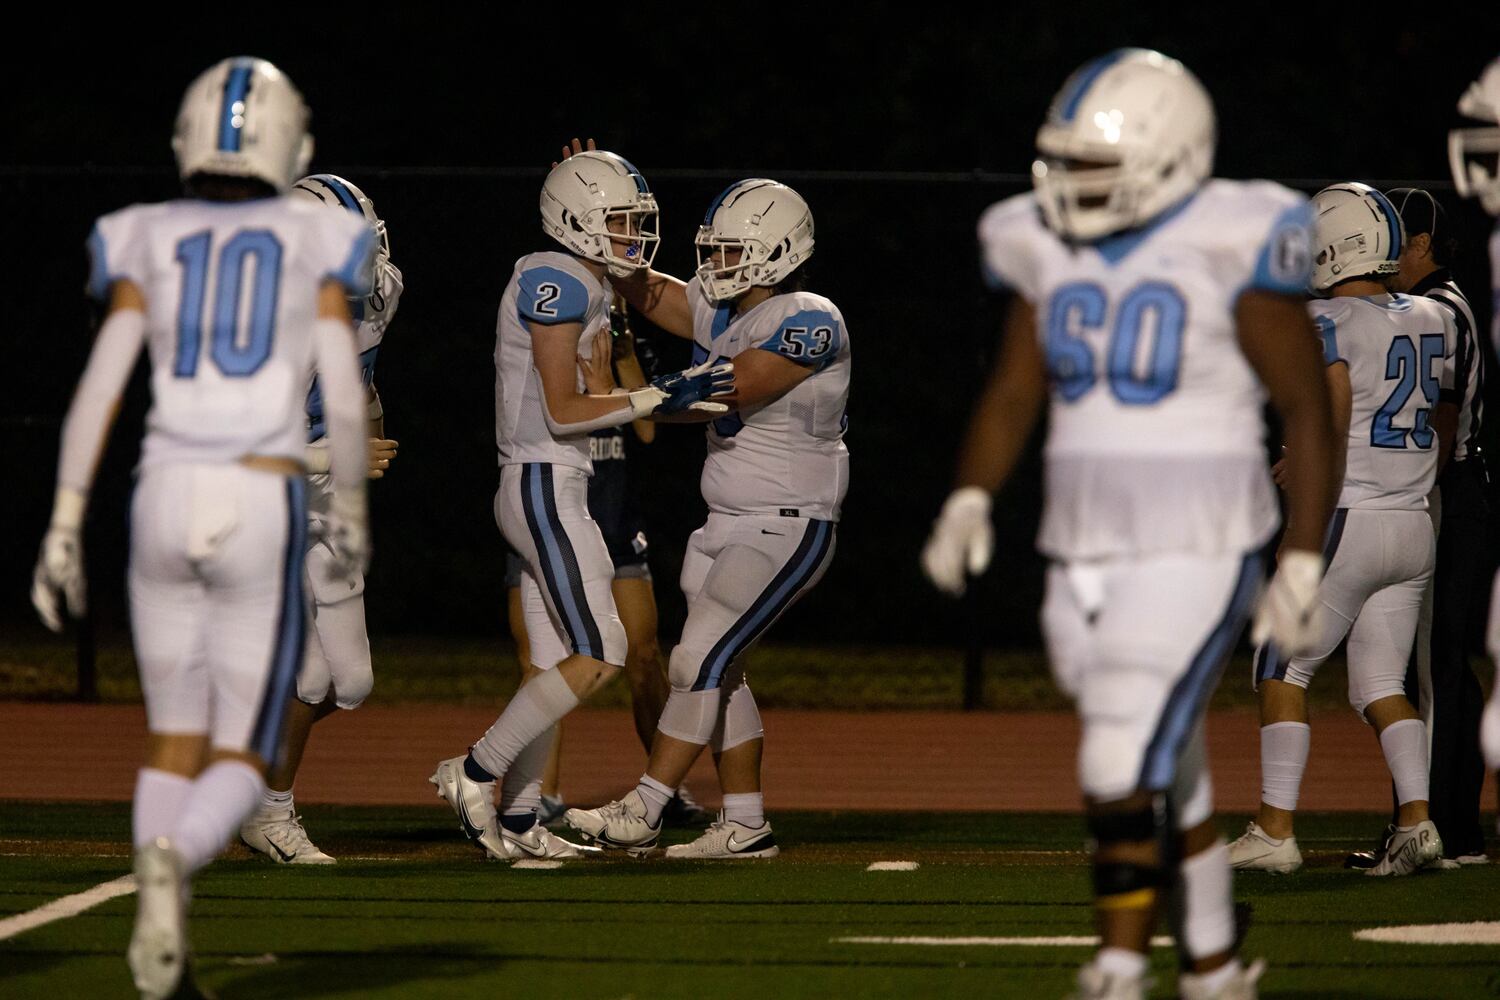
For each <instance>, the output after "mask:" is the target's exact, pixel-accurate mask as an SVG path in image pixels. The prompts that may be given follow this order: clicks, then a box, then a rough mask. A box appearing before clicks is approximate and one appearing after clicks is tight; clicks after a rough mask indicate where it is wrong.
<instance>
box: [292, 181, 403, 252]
mask: <svg viewBox="0 0 1500 1000" xmlns="http://www.w3.org/2000/svg"><path fill="white" fill-rule="evenodd" d="M291 193H292V194H293V195H300V196H302V197H305V198H315V199H317V200H318V201H320V202H322V203H323V204H325V205H332V206H334V207H337V208H343V209H347V210H348V211H350V212H353V213H354V214H355V215H358V216H360V217H362V218H363V219H364V220H365V222H367V223H368V224H369V226H370V228H371V229H373V230H375V240H376V247H375V256H376V258H377V259H379V258H382V257H383V258H385V259H387V260H389V259H390V256H391V240H390V237H389V236H388V235H387V234H386V229H385V220H384V219H382V218H381V217H380V216H379V215H378V214H377V213H376V212H375V202H374V201H372V200H371V199H370V196H369V195H367V194H365V193H364V192H363V191H361V190H360V189H359V187H358V186H356V185H355V184H353V183H352V182H350V181H347V180H345V179H344V178H342V177H340V176H339V175H338V174H308V175H307V176H306V177H303V178H302V179H301V180H299V181H297V183H295V184H293V185H292V192H291Z"/></svg>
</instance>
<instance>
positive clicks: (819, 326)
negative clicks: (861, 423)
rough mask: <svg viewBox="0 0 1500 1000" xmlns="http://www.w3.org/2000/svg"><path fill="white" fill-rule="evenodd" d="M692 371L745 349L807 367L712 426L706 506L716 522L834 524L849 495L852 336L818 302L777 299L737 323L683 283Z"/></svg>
mask: <svg viewBox="0 0 1500 1000" xmlns="http://www.w3.org/2000/svg"><path fill="white" fill-rule="evenodd" d="M687 296H688V303H689V305H690V306H691V307H692V313H693V363H694V364H695V365H696V364H701V363H702V362H704V361H707V360H710V359H712V360H714V361H720V360H729V361H732V360H733V359H735V358H736V357H739V356H740V355H741V354H743V353H744V352H745V351H750V350H761V351H770V352H772V353H773V354H779V355H781V356H782V357H784V358H788V359H789V360H791V361H794V362H796V363H797V364H799V365H804V366H806V367H809V368H812V369H813V374H812V375H811V376H809V377H808V378H806V379H803V380H802V381H801V382H800V383H798V385H797V386H796V388H794V389H792V391H791V392H788V393H786V394H785V395H783V396H782V397H780V398H779V399H776V400H773V401H772V402H769V403H765V404H763V405H761V406H756V407H749V408H746V409H743V410H739V411H737V412H733V413H730V414H728V415H727V416H723V417H720V418H719V419H717V420H715V421H713V422H712V423H711V424H709V429H708V458H707V460H705V461H704V463H703V478H702V490H703V500H704V502H705V503H707V504H708V509H709V510H711V511H715V512H717V513H720V514H773V515H783V514H784V515H787V516H796V517H811V518H817V519H818V520H823V521H837V520H838V519H839V507H840V506H841V505H842V504H843V502H844V494H845V493H846V492H848V489H849V449H848V448H847V447H845V446H844V429H845V426H846V425H847V421H846V420H845V417H844V409H845V407H846V405H847V403H848V401H849V373H850V370H851V367H852V362H851V355H850V348H849V330H848V327H846V326H845V325H844V316H843V314H842V313H840V312H839V309H838V306H836V305H834V304H833V303H832V302H830V301H828V300H827V299H825V298H824V297H823V296H821V295H813V294H811V293H810V292H790V293H787V294H785V295H773V296H772V297H771V298H769V299H767V300H765V301H764V302H762V303H760V305H758V306H755V307H754V308H753V309H750V310H749V311H748V312H746V313H744V314H743V315H741V316H738V317H736V316H735V315H734V306H733V304H724V305H716V304H715V303H714V302H712V301H711V300H710V299H709V298H708V296H707V295H706V294H704V291H703V286H702V284H701V283H700V282H699V281H698V279H697V278H694V279H693V280H691V281H689V282H688V286H687Z"/></svg>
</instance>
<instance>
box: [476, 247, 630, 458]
mask: <svg viewBox="0 0 1500 1000" xmlns="http://www.w3.org/2000/svg"><path fill="white" fill-rule="evenodd" d="M612 295H613V292H611V291H610V289H609V286H608V284H607V283H606V282H605V281H604V279H602V278H596V277H594V276H593V275H592V274H591V273H589V270H588V268H586V267H584V266H583V265H582V264H580V263H579V262H578V259H577V258H576V257H574V256H572V255H571V254H566V253H555V252H553V251H550V250H548V251H544V252H542V253H533V254H527V255H526V256H525V257H522V258H521V259H520V260H518V261H516V268H515V271H514V272H513V273H512V274H511V276H510V283H509V284H508V285H506V286H505V294H504V295H503V296H502V297H501V299H500V316H499V318H498V320H497V321H496V323H495V444H496V445H497V446H498V447H499V449H500V464H501V465H515V464H517V463H522V462H549V463H551V464H553V465H570V466H572V467H573V468H575V469H582V470H584V471H585V472H588V473H592V472H593V469H594V466H593V463H592V462H590V461H589V435H588V433H587V432H584V433H580V434H571V435H569V436H567V437H555V436H554V435H553V434H552V431H551V430H550V429H549V428H548V427H547V416H546V411H545V409H544V407H545V405H546V403H545V400H544V398H543V396H542V377H541V375H540V374H538V373H537V370H536V362H535V359H534V358H533V357H532V354H531V331H530V329H528V327H527V324H528V323H531V324H537V325H541V326H550V325H553V324H556V323H582V324H583V332H582V334H580V335H579V338H578V356H579V357H584V358H586V357H589V356H590V354H591V349H592V341H593V339H594V337H595V336H596V335H597V334H598V333H599V330H600V329H601V328H603V327H607V326H609V303H610V299H611V297H612ZM577 386H578V391H579V392H582V391H583V389H584V385H583V374H582V373H581V372H580V373H579V375H578V382H577Z"/></svg>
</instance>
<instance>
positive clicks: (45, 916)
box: [0, 875, 135, 941]
mask: <svg viewBox="0 0 1500 1000" xmlns="http://www.w3.org/2000/svg"><path fill="white" fill-rule="evenodd" d="M132 892H135V876H134V875H122V876H121V877H120V878H117V879H114V880H113V881H110V882H100V883H99V884H98V885H96V886H94V887H93V888H92V889H86V890H84V891H83V892H75V893H74V894H73V895H71V896H64V897H62V898H61V899H54V900H53V901H52V902H50V903H43V904H42V905H41V906H38V907H37V908H36V909H34V910H29V911H27V912H26V913H17V914H16V915H15V916H13V917H6V918H5V919H4V920H0V941H4V940H6V939H7V938H13V937H15V936H16V935H17V934H24V933H25V932H26V931H29V930H32V929H33V928H37V927H41V926H42V925H43V924H50V923H52V922H53V921H55V920H66V919H68V918H69V917H76V916H78V914H80V913H82V912H83V911H84V910H90V909H93V908H94V907H96V906H98V905H99V904H100V903H104V902H108V901H109V900H111V899H114V898H115V897H116V896H128V895H130V894H131V893H132Z"/></svg>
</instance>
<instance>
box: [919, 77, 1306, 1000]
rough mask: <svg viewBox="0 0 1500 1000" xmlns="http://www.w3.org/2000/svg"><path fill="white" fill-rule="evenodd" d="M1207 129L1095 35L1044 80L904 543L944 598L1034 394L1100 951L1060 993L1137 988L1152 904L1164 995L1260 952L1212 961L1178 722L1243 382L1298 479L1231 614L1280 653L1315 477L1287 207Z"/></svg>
mask: <svg viewBox="0 0 1500 1000" xmlns="http://www.w3.org/2000/svg"><path fill="white" fill-rule="evenodd" d="M1214 146H1215V116H1214V109H1213V104H1212V102H1211V100H1210V99H1209V96H1208V94H1207V92H1206V91H1205V90H1204V89H1203V86H1202V85H1201V84H1200V83H1199V82H1198V80H1197V79H1196V78H1195V77H1194V76H1193V75H1192V74H1191V73H1190V72H1189V71H1188V70H1187V69H1186V68H1184V67H1183V66H1182V64H1181V63H1179V62H1177V61H1176V60H1173V59H1169V58H1167V57H1166V56H1164V55H1162V54H1161V53H1159V52H1152V51H1146V50H1142V49H1123V50H1119V51H1116V52H1112V53H1110V54H1108V55H1105V56H1102V57H1100V58H1098V59H1095V60H1093V61H1091V62H1089V63H1086V64H1085V65H1084V66H1083V67H1081V68H1080V69H1078V70H1077V71H1076V72H1075V73H1074V74H1073V75H1072V76H1070V77H1069V78H1068V80H1067V82H1066V83H1064V84H1063V87H1062V90H1061V91H1059V92H1058V94H1057V96H1056V97H1055V98H1054V99H1053V101H1052V104H1051V106H1050V108H1049V109H1048V111H1047V116H1046V119H1045V121H1044V122H1043V124H1042V127H1041V130H1040V131H1039V132H1038V134H1037V149H1038V152H1039V154H1040V155H1039V156H1038V158H1037V160H1036V161H1035V162H1034V163H1033V165H1032V179H1033V186H1034V189H1035V190H1034V191H1033V192H1032V193H1028V194H1022V195H1017V196H1016V197H1013V198H1010V199H1007V200H1006V201H1002V202H1000V203H999V204H997V205H995V206H993V207H991V208H990V209H989V210H988V211H987V212H985V214H984V215H983V217H982V218H981V220H980V223H979V237H980V242H981V245H982V248H983V254H984V269H985V273H986V276H987V278H988V281H989V283H990V284H991V285H992V286H994V287H996V288H1002V289H1009V290H1010V291H1012V292H1013V293H1014V295H1013V297H1012V299H1011V305H1010V311H1009V314H1008V317H1007V319H1006V321H1005V329H1004V333H1003V335H1002V342H1001V347H1000V353H999V357H998V359H997V362H996V367H995V370H994V374H993V375H992V376H991V378H990V381H989V384H988V386H987V387H986V389H985V390H984V393H983V395H982V396H981V398H980V400H979V405H978V407H977V409H976V412H975V414H974V417H973V420H972V422H971V424H970V427H969V433H968V437H967V439H966V441H965V443H964V445H963V448H962V451H961V457H960V460H959V470H958V477H957V484H956V487H957V488H956V489H955V490H954V491H953V493H952V494H951V495H950V496H949V498H948V500H947V502H946V503H945V504H944V505H943V509H942V513H941V515H940V516H939V517H938V519H937V523H936V524H935V526H934V528H933V533H932V537H931V539H930V540H929V542H928V544H927V547H926V549H925V551H924V553H923V564H924V566H925V568H926V571H927V574H928V576H929V577H930V578H931V579H932V581H933V582H934V583H935V584H937V585H938V586H939V587H940V588H941V589H943V590H945V591H948V592H950V593H954V594H957V593H960V592H961V591H962V590H963V589H964V588H965V585H966V584H965V580H966V576H967V575H968V574H970V573H978V572H981V571H983V569H984V568H985V567H986V566H987V565H988V562H989V559H990V555H991V549H992V547H993V532H992V528H991V524H990V508H991V496H992V495H993V494H994V492H995V491H996V490H997V489H998V488H999V487H1000V485H1001V484H1002V483H1003V482H1004V481H1005V480H1006V478H1007V477H1008V476H1009V475H1010V473H1011V471H1012V470H1013V468H1014V467H1015V464H1016V461H1017V459H1018V457H1019V456H1020V454H1021V451H1022V448H1023V447H1024V445H1025V443H1026V440H1027V437H1028V435H1029V433H1030V430H1031V427H1032V426H1033V424H1034V423H1035V422H1036V418H1037V416H1038V415H1039V413H1040V412H1041V410H1042V408H1043V406H1044V405H1046V406H1047V408H1048V412H1049V430H1048V435H1047V442H1046V446H1045V450H1044V459H1045V476H1046V505H1045V508H1044V510H1043V516H1042V526H1041V535H1040V539H1039V542H1038V545H1039V547H1040V548H1041V550H1042V552H1043V553H1044V554H1046V555H1047V557H1048V558H1049V559H1050V560H1051V566H1050V568H1049V569H1048V571H1047V593H1046V600H1045V603H1044V605H1043V607H1042V611H1041V618H1042V629H1043V632H1044V634H1045V636H1046V641H1047V647H1048V653H1049V657H1050V659H1051V663H1052V669H1053V672H1054V674H1055V676H1056V678H1057V680H1058V683H1059V685H1060V686H1061V687H1062V688H1063V689H1064V690H1065V691H1067V692H1068V693H1070V694H1071V695H1072V696H1073V697H1074V698H1075V700H1076V702H1077V706H1078V712H1079V715H1080V716H1081V719H1082V723H1083V726H1082V737H1081V739H1082V742H1081V745H1080V747H1079V751H1078V772H1079V782H1080V784H1081V785H1082V787H1083V791H1084V795H1085V797H1086V801H1087V823H1088V828H1089V831H1090V835H1091V846H1092V850H1093V857H1094V895H1095V913H1096V917H1097V922H1098V925H1099V930H1100V935H1101V937H1102V941H1103V947H1102V948H1101V949H1100V951H1099V952H1098V954H1097V955H1096V956H1095V957H1094V959H1093V960H1092V961H1091V962H1090V963H1089V964H1087V965H1086V966H1084V967H1083V969H1082V970H1081V971H1080V973H1079V976H1078V991H1077V993H1076V994H1075V995H1076V996H1078V997H1089V998H1095V997H1097V998H1104V997H1109V998H1138V997H1142V996H1144V995H1145V991H1146V987H1147V979H1146V969H1147V965H1148V959H1147V954H1148V947H1149V939H1150V936H1151V931H1152V928H1153V927H1154V925H1155V923H1156V919H1157V914H1158V912H1159V907H1160V905H1161V904H1162V903H1163V902H1164V901H1165V900H1166V897H1167V896H1168V895H1171V896H1172V897H1173V904H1174V905H1173V907H1172V914H1171V915H1172V918H1173V922H1174V925H1175V930H1176V938H1177V946H1178V949H1179V952H1180V955H1181V963H1182V974H1181V976H1180V977H1179V979H1178V989H1179V992H1180V994H1181V995H1182V996H1184V997H1188V998H1191V1000H1203V998H1210V997H1212V998H1229V997H1234V998H1242V997H1253V996H1254V995H1255V982H1256V980H1257V978H1258V977H1259V975H1260V970H1261V968H1262V966H1261V964H1260V963H1255V965H1253V966H1251V967H1249V968H1246V967H1244V966H1243V965H1242V964H1241V963H1240V961H1239V959H1238V958H1237V957H1236V955H1235V924H1234V914H1233V902H1232V899H1231V894H1230V871H1229V864H1228V857H1227V850H1226V845H1225V843H1224V840H1223V838H1222V837H1221V836H1220V835H1219V832H1218V829H1217V826H1216V825H1215V822H1214V818H1213V797H1212V790H1211V785H1210V781H1209V773H1208V768H1207V761H1206V759H1205V749H1204V738H1203V715H1204V711H1205V709H1206V707H1207V704H1208V700H1209V697H1210V695H1211V694H1212V692H1213V690H1214V687H1215V686H1216V684H1217V682H1218V679H1219V676H1220V673H1221V671H1222V668H1223V664H1224V662H1225V660H1226V659H1227V658H1228V656H1229V654H1230V652H1231V651H1232V649H1233V648H1234V645H1235V642H1236V640H1237V639H1238V637H1239V634H1240V630H1241V629H1242V628H1243V626H1244V623H1245V621H1246V618H1247V617H1248V616H1249V615H1250V613H1251V610H1252V608H1253V606H1254V605H1255V599H1256V595H1257V593H1259V591H1260V587H1261V579H1262V552H1263V550H1264V548H1265V546H1266V545H1267V543H1268V542H1269V541H1270V539H1271V537H1272V536H1273V534H1274V533H1275V531H1276V527H1277V520H1278V512H1277V503H1276V497H1275V493H1274V490H1273V489H1272V485H1271V481H1270V478H1269V476H1268V475H1267V471H1266V463H1265V452H1264V445H1263V443H1262V437H1263V434H1264V428H1263V426H1262V420H1261V407H1262V403H1263V401H1264V399H1265V397H1266V395H1267V394H1269V396H1270V399H1271V402H1272V404H1273V405H1274V406H1275V407H1276V409H1277V410H1278V411H1279V412H1280V414H1281V416H1282V418H1283V421H1284V423H1285V427H1286V435H1287V439H1288V441H1290V442H1292V443H1293V444H1294V446H1295V448H1294V451H1293V455H1294V459H1293V461H1294V462H1295V466H1296V467H1295V468H1294V469H1293V475H1294V478H1295V481H1296V484H1297V487H1298V488H1297V489H1296V490H1294V491H1293V493H1292V498H1291V500H1292V502H1291V504H1290V510H1289V523H1288V525H1287V528H1286V533H1285V536H1284V540H1283V543H1282V549H1281V560H1280V568H1279V569H1278V571H1277V573H1276V576H1275V578H1274V579H1273V580H1272V582H1271V585H1270V588H1269V590H1268V592H1267V594H1266V596H1265V599H1264V600H1263V601H1262V602H1261V606H1260V610H1259V612H1258V613H1257V615H1256V623H1255V628H1254V631H1255V633H1256V634H1257V635H1262V634H1265V633H1270V634H1274V635H1275V636H1276V637H1277V638H1278V639H1279V640H1280V641H1282V642H1284V643H1286V644H1288V645H1289V646H1291V647H1292V648H1296V649H1300V648H1302V646H1303V645H1304V644H1305V643H1306V641H1307V639H1308V636H1309V635H1310V620H1311V619H1312V618H1313V617H1314V612H1315V609H1316V589H1317V580H1318V577H1319V576H1320V575H1321V572H1322V558H1321V556H1320V555H1319V554H1318V550H1319V547H1320V541H1321V537H1322V533H1323V529H1324V526H1325V524H1326V523H1327V519H1328V510H1329V506H1330V502H1331V499H1332V486H1333V476H1332V462H1331V458H1330V454H1329V437H1330V430H1329V418H1328V394H1327V390H1326V388H1325V387H1324V386H1323V384H1322V380H1321V379H1320V378H1319V375H1318V369H1317V356H1316V353H1315V348H1314V344H1315V338H1314V336H1313V331H1312V327H1311V324H1310V322H1309V321H1308V318H1307V314H1306V310H1305V308H1304V307H1303V305H1302V302H1301V296H1302V295H1303V294H1304V293H1305V290H1306V286H1307V278H1308V271H1309V265H1310V256H1311V254H1310V243H1309V235H1308V232H1309V230H1308V226H1309V219H1308V209H1307V201H1306V199H1305V198H1303V197H1302V196H1301V195H1298V194H1296V193H1294V192H1292V191H1289V190H1287V189H1286V188H1283V187H1281V186H1279V185H1276V184H1271V183H1267V182H1264V181H1248V182H1242V181H1225V180H1212V179H1210V175H1211V173H1212V169H1213V157H1214Z"/></svg>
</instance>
